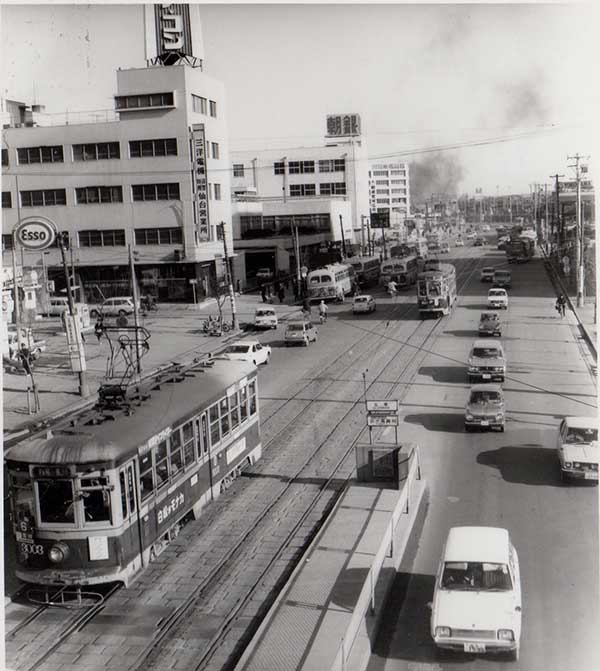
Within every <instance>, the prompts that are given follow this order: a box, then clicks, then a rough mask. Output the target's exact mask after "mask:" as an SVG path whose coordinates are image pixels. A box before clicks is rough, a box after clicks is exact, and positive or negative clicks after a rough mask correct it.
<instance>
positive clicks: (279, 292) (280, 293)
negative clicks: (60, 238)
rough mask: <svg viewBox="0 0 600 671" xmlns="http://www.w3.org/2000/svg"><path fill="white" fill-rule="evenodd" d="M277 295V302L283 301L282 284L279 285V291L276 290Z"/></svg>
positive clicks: (283, 290) (283, 291)
mask: <svg viewBox="0 0 600 671" xmlns="http://www.w3.org/2000/svg"><path fill="white" fill-rule="evenodd" d="M277 296H278V298H279V302H280V303H283V299H284V298H285V289H284V288H283V285H280V286H279V291H278V292H277Z"/></svg>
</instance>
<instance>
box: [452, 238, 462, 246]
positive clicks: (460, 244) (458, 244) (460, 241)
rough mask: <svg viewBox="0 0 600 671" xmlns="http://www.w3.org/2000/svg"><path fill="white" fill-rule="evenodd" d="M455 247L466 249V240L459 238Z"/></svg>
mask: <svg viewBox="0 0 600 671" xmlns="http://www.w3.org/2000/svg"><path fill="white" fill-rule="evenodd" d="M454 246H455V247H464V246H465V243H464V240H463V239H462V238H458V240H457V241H456V242H455V243H454Z"/></svg>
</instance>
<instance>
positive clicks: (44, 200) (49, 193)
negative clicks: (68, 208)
mask: <svg viewBox="0 0 600 671" xmlns="http://www.w3.org/2000/svg"><path fill="white" fill-rule="evenodd" d="M66 204H67V192H66V190H65V189H39V190H36V191H21V207H47V206H49V205H66Z"/></svg>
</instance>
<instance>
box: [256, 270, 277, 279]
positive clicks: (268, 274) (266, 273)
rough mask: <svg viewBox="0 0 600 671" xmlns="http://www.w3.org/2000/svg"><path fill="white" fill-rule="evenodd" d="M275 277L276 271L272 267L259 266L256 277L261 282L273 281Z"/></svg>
mask: <svg viewBox="0 0 600 671" xmlns="http://www.w3.org/2000/svg"><path fill="white" fill-rule="evenodd" d="M274 278H275V273H274V272H273V271H272V270H271V269H270V268H259V269H258V270H257V271H256V279H257V280H258V281H259V282H271V281H272V280H273V279H274Z"/></svg>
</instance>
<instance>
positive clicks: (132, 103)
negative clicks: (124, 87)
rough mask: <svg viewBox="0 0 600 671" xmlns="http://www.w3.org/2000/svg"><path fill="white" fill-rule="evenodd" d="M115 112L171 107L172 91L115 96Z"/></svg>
mask: <svg viewBox="0 0 600 671" xmlns="http://www.w3.org/2000/svg"><path fill="white" fill-rule="evenodd" d="M115 105H116V108H117V110H120V111H122V110H134V109H144V108H146V107H173V105H174V103H173V91H168V92H167V93H147V94H144V95H132V96H115Z"/></svg>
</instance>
